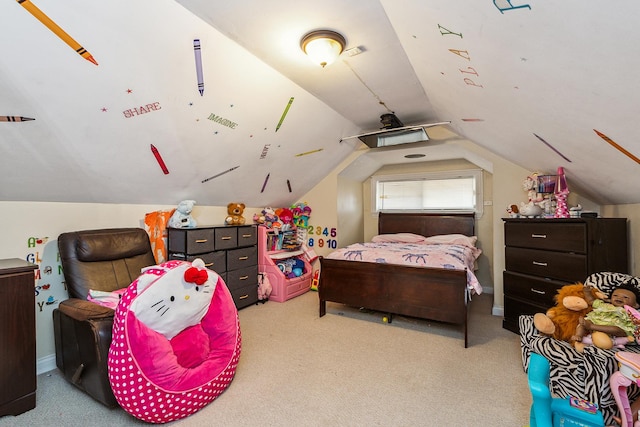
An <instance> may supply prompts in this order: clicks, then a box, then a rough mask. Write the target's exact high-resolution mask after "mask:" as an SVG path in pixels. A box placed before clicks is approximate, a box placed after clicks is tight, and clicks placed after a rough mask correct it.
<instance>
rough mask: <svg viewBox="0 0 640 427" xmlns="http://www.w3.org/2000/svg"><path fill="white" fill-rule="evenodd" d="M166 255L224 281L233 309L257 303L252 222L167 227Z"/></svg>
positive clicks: (256, 249)
mask: <svg viewBox="0 0 640 427" xmlns="http://www.w3.org/2000/svg"><path fill="white" fill-rule="evenodd" d="M167 231H168V233H167V246H168V258H169V259H178V260H182V261H193V260H194V259H196V258H200V259H202V260H203V261H204V263H205V266H206V267H207V268H208V269H210V270H213V271H215V272H216V273H218V274H219V275H220V277H222V280H224V281H225V283H226V285H227V288H229V291H230V292H231V295H232V296H233V301H234V303H235V305H236V308H238V309H241V308H244V307H247V306H249V305H251V304H255V303H257V302H258V246H257V243H258V235H257V234H256V233H257V228H256V226H255V225H239V226H233V225H221V226H202V227H200V226H199V227H195V228H167Z"/></svg>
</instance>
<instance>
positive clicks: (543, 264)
mask: <svg viewBox="0 0 640 427" xmlns="http://www.w3.org/2000/svg"><path fill="white" fill-rule="evenodd" d="M533 265H539V266H541V267H546V266H547V265H548V264H547V263H546V262H538V261H533Z"/></svg>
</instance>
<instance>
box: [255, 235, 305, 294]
mask: <svg viewBox="0 0 640 427" xmlns="http://www.w3.org/2000/svg"><path fill="white" fill-rule="evenodd" d="M258 268H259V269H260V271H261V272H263V273H266V274H267V276H268V278H269V282H271V286H272V290H271V295H269V301H276V302H285V301H287V300H289V299H291V298H294V297H297V296H299V295H302V294H304V293H305V292H307V291H309V289H311V276H312V275H313V268H312V267H311V264H309V263H308V262H307V260H306V259H305V257H304V250H303V249H302V247H301V245H300V244H299V243H298V240H297V231H296V228H291V229H288V230H281V229H278V228H268V227H266V226H264V225H260V226H259V227H258Z"/></svg>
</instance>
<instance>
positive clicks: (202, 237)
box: [168, 228, 215, 255]
mask: <svg viewBox="0 0 640 427" xmlns="http://www.w3.org/2000/svg"><path fill="white" fill-rule="evenodd" d="M168 234H169V251H171V252H180V253H186V254H190V255H193V254H203V253H206V252H212V251H213V250H214V248H215V241H214V233H213V229H212V228H202V229H198V228H191V229H175V228H174V229H171V228H170V229H169V230H168Z"/></svg>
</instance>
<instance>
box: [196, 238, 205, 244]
mask: <svg viewBox="0 0 640 427" xmlns="http://www.w3.org/2000/svg"><path fill="white" fill-rule="evenodd" d="M196 243H207V239H198V240H196Z"/></svg>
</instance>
